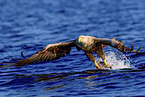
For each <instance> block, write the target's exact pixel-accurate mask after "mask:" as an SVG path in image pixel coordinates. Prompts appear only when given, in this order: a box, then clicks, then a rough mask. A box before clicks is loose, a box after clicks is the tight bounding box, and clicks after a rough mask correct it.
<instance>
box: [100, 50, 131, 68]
mask: <svg viewBox="0 0 145 97" xmlns="http://www.w3.org/2000/svg"><path fill="white" fill-rule="evenodd" d="M105 58H106V61H107V62H108V63H109V66H111V67H112V69H113V70H116V69H125V68H133V67H132V66H131V65H130V61H129V60H128V59H127V57H126V56H125V55H124V54H123V53H120V52H112V51H109V52H106V54H105ZM99 61H102V59H101V58H100V59H99Z"/></svg>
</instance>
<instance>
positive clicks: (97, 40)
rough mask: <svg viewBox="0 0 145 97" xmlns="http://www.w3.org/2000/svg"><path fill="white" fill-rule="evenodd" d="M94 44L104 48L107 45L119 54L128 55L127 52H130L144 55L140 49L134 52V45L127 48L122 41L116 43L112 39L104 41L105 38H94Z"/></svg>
mask: <svg viewBox="0 0 145 97" xmlns="http://www.w3.org/2000/svg"><path fill="white" fill-rule="evenodd" d="M94 40H95V43H100V44H102V45H103V46H104V47H105V46H106V45H109V46H111V47H113V48H116V49H118V50H119V51H121V52H124V53H128V52H132V53H140V54H145V53H144V52H140V49H141V47H140V48H139V49H138V50H134V45H133V44H132V47H131V48H129V47H127V46H126V45H124V41H122V42H121V41H117V40H115V38H113V39H106V38H94Z"/></svg>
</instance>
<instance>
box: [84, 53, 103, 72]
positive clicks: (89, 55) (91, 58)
mask: <svg viewBox="0 0 145 97" xmlns="http://www.w3.org/2000/svg"><path fill="white" fill-rule="evenodd" d="M85 54H86V56H87V57H88V58H89V59H90V60H92V61H93V62H94V64H95V66H96V68H97V69H101V67H100V66H99V64H98V62H99V61H97V62H96V59H95V57H94V55H93V54H92V53H91V52H85Z"/></svg>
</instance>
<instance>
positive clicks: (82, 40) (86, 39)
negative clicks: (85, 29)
mask: <svg viewBox="0 0 145 97" xmlns="http://www.w3.org/2000/svg"><path fill="white" fill-rule="evenodd" d="M93 42H94V38H93V37H92V36H84V35H80V36H79V38H78V44H79V45H80V46H81V47H83V48H86V47H89V46H90V45H91V44H93Z"/></svg>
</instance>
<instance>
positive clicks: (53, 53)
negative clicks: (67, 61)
mask: <svg viewBox="0 0 145 97" xmlns="http://www.w3.org/2000/svg"><path fill="white" fill-rule="evenodd" d="M74 46H75V41H70V42H65V43H57V44H49V45H47V46H46V47H45V48H44V49H42V50H40V51H38V52H37V53H35V54H34V55H32V56H30V57H28V58H26V59H24V60H20V61H18V62H17V63H16V64H14V66H15V67H19V66H20V67H22V66H24V65H26V64H33V63H36V62H39V61H40V62H41V61H51V60H56V59H59V58H60V57H63V56H65V54H69V53H70V51H71V47H74Z"/></svg>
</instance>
